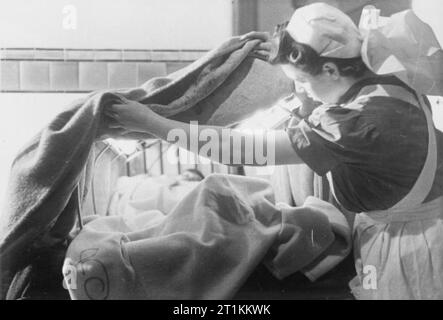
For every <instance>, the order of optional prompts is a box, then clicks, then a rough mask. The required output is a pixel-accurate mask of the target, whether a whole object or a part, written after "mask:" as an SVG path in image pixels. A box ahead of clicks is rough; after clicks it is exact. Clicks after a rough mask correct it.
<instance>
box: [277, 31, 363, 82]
mask: <svg viewBox="0 0 443 320" xmlns="http://www.w3.org/2000/svg"><path fill="white" fill-rule="evenodd" d="M278 28H281V27H278ZM274 37H275V40H276V43H277V44H278V45H276V46H275V48H273V50H272V51H271V54H270V57H269V62H270V63H271V64H292V65H294V66H295V67H297V68H299V69H301V70H302V71H304V72H307V73H309V74H311V75H313V76H315V75H318V74H320V73H321V71H322V68H323V65H324V64H325V63H327V62H332V63H334V64H335V65H336V66H337V68H338V70H339V72H340V75H342V76H344V77H354V78H359V77H361V76H363V75H364V74H365V73H366V72H367V71H368V68H367V67H366V65H365V64H364V62H363V60H362V59H361V57H357V58H350V59H340V58H329V57H321V56H320V55H319V54H318V53H317V52H316V51H315V50H314V49H312V48H311V47H310V46H308V45H305V44H302V43H298V42H296V41H295V40H294V39H293V38H292V37H291V36H290V35H289V33H288V32H287V31H286V30H284V29H283V30H278V31H277V32H276V34H275V35H274Z"/></svg>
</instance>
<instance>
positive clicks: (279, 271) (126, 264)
mask: <svg viewBox="0 0 443 320" xmlns="http://www.w3.org/2000/svg"><path fill="white" fill-rule="evenodd" d="M350 238H351V232H350V227H349V225H348V223H347V221H346V219H345V218H344V216H343V215H342V214H341V213H340V211H338V210H337V209H336V208H335V207H334V206H333V205H331V204H329V203H327V202H324V201H322V200H319V199H318V198H314V197H309V198H308V199H307V200H306V201H305V203H304V205H303V206H300V207H290V206H287V205H283V204H282V205H280V204H277V203H275V197H274V191H273V189H272V187H271V185H270V184H269V182H268V181H266V180H262V179H258V178H249V177H242V176H233V175H219V174H215V175H211V176H209V177H207V178H206V179H205V180H203V181H202V182H201V183H199V184H198V186H196V187H195V188H194V189H192V191H190V192H189V193H188V194H187V195H186V196H185V197H184V198H183V199H182V200H181V201H180V202H178V203H177V205H176V206H174V208H173V209H172V210H171V212H169V213H168V214H165V213H162V212H161V211H159V210H147V211H145V212H139V213H137V214H134V213H133V212H130V213H129V214H128V215H120V216H108V217H97V218H95V219H93V218H92V219H90V221H89V222H88V223H87V224H86V225H85V227H84V229H83V230H82V231H81V232H80V233H79V234H78V235H77V237H76V238H75V239H74V240H73V241H72V243H71V244H70V246H69V248H68V251H67V254H66V260H65V265H64V271H65V281H66V287H67V288H68V289H69V294H70V297H71V298H72V299H91V300H102V299H230V298H232V297H233V296H234V295H235V293H236V292H237V291H238V289H239V288H240V287H241V286H242V285H243V283H244V282H245V280H246V279H247V278H248V276H249V275H250V274H251V273H252V272H253V271H254V269H255V268H256V267H257V266H258V265H259V264H260V263H261V262H262V261H264V263H265V265H266V267H267V268H268V269H269V270H270V271H271V273H272V274H273V275H274V276H275V277H277V278H278V279H284V278H286V277H288V276H290V275H292V274H294V273H295V272H297V271H302V272H303V273H304V274H305V275H306V276H307V277H308V278H309V279H311V280H315V279H317V278H318V277H320V276H322V275H323V274H325V273H326V272H327V271H329V270H331V269H332V268H333V267H335V266H336V265H337V264H338V263H339V262H340V261H342V260H343V259H344V258H345V257H346V256H347V254H348V253H349V250H350V248H351V246H350V243H351V241H350Z"/></svg>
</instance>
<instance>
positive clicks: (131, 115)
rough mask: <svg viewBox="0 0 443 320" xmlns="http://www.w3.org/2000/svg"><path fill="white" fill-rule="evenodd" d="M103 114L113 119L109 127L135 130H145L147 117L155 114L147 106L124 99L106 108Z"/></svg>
mask: <svg viewBox="0 0 443 320" xmlns="http://www.w3.org/2000/svg"><path fill="white" fill-rule="evenodd" d="M105 114H106V115H107V116H108V117H110V118H111V119H112V120H113V121H112V122H113V123H112V124H110V128H112V129H118V128H123V129H126V130H128V131H135V132H147V129H148V124H147V123H148V122H149V118H150V117H153V116H154V115H156V114H155V113H154V111H152V110H151V109H150V108H149V107H147V106H145V105H143V104H141V103H139V102H137V101H131V100H126V99H125V100H123V102H122V103H117V104H114V105H112V106H110V107H108V108H106V110H105Z"/></svg>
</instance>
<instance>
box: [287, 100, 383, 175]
mask: <svg viewBox="0 0 443 320" xmlns="http://www.w3.org/2000/svg"><path fill="white" fill-rule="evenodd" d="M359 107H360V106H358V105H354V106H353V108H352V109H349V108H342V107H337V106H334V107H320V108H318V109H316V110H315V111H314V112H313V114H312V115H311V116H310V117H309V119H307V120H301V121H300V122H299V123H298V124H297V125H295V126H290V127H288V128H287V129H286V132H287V133H288V136H289V139H290V140H291V143H292V146H293V148H294V150H295V152H296V153H297V155H298V156H299V157H300V158H301V159H302V160H303V162H304V163H306V164H307V165H308V166H309V167H310V168H311V169H312V170H313V171H314V172H315V173H317V174H318V175H320V176H323V175H325V174H326V173H328V172H329V171H331V170H332V169H333V168H334V167H336V166H337V165H339V164H341V163H348V164H349V163H351V162H354V161H356V160H357V159H356V158H357V157H358V158H359V156H357V155H356V154H359V153H361V152H362V150H361V148H362V146H368V145H370V144H371V143H372V138H373V137H374V135H373V134H372V133H373V132H372V131H373V130H374V129H375V126H374V125H373V124H372V123H370V122H371V121H369V122H368V121H367V120H369V119H370V117H368V116H367V115H365V114H363V113H362V110H361V108H359Z"/></svg>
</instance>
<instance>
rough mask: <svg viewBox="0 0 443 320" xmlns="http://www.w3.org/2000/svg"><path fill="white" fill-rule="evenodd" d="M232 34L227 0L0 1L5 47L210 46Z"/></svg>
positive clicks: (1, 35)
mask: <svg viewBox="0 0 443 320" xmlns="http://www.w3.org/2000/svg"><path fill="white" fill-rule="evenodd" d="M67 6H73V8H75V9H76V10H75V11H76V16H77V28H76V29H74V30H71V29H65V28H63V22H65V25H69V26H70V25H72V24H70V23H67V22H69V21H68V20H66V19H68V17H71V15H69V13H70V12H72V11H71V10H70V9H69V7H67ZM65 8H67V9H66V10H67V11H66V12H65V13H64V11H63V10H64V9H65ZM66 23H67V24H66ZM231 34H232V2H231V0H69V1H68V0H1V1H0V45H1V46H3V47H31V48H32V47H45V48H47V47H56V48H64V47H66V48H128V49H129V48H132V49H152V48H154V49H211V48H212V47H214V46H215V45H216V44H218V43H219V42H220V41H223V40H224V39H225V38H226V37H228V36H230V35H231Z"/></svg>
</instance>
